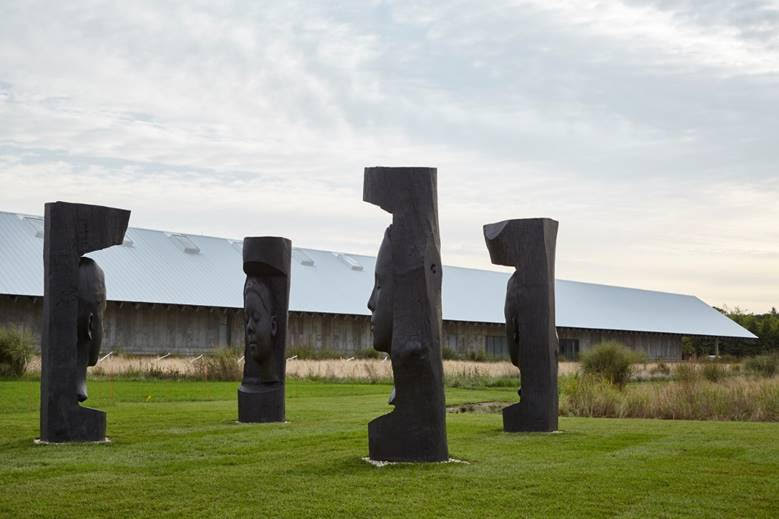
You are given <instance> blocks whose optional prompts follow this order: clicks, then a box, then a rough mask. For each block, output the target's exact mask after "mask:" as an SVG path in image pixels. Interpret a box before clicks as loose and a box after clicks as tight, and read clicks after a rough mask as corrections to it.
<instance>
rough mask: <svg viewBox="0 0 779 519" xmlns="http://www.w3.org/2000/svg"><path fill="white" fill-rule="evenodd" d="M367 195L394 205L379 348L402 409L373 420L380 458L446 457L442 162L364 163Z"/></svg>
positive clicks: (378, 291)
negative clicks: (419, 165)
mask: <svg viewBox="0 0 779 519" xmlns="http://www.w3.org/2000/svg"><path fill="white" fill-rule="evenodd" d="M363 190H364V191H363V200H364V201H366V202H369V203H371V204H374V205H378V206H379V207H381V208H382V209H384V210H385V211H388V212H390V213H392V225H390V227H389V228H387V231H386V232H385V234H384V240H383V242H382V244H381V248H380V249H379V256H378V258H377V260H376V278H375V285H374V288H373V293H372V294H371V297H370V301H369V302H368V308H369V309H370V310H371V313H372V316H371V326H372V328H373V334H374V335H373V337H374V348H376V349H377V350H379V351H384V352H387V353H388V354H389V355H390V359H391V361H392V372H393V378H394V382H395V387H394V389H393V395H392V396H391V397H390V403H391V404H393V405H394V406H395V410H394V411H392V412H391V413H389V414H386V415H384V416H380V417H378V418H376V419H375V420H373V421H371V422H370V424H369V425H368V450H369V455H370V458H371V459H372V460H377V461H445V460H448V459H449V452H448V448H447V443H446V409H445V403H444V384H443V364H442V361H441V344H440V343H441V253H440V241H439V236H438V195H437V179H436V169H435V168H384V167H376V168H365V182H364V185H363Z"/></svg>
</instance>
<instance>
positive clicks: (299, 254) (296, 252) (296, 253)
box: [292, 249, 315, 267]
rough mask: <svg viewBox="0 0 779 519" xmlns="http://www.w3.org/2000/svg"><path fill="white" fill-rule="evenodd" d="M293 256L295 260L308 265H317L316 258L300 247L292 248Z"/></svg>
mask: <svg viewBox="0 0 779 519" xmlns="http://www.w3.org/2000/svg"><path fill="white" fill-rule="evenodd" d="M292 257H293V258H294V259H295V261H297V262H298V263H300V264H301V265H305V266H306V267H313V266H314V265H315V263H314V259H313V258H312V257H311V256H309V255H308V254H306V253H305V252H303V251H302V250H300V249H292Z"/></svg>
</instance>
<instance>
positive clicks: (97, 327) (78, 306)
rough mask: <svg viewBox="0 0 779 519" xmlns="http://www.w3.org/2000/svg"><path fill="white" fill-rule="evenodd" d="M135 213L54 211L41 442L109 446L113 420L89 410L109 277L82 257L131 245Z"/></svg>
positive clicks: (49, 232)
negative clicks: (90, 376)
mask: <svg viewBox="0 0 779 519" xmlns="http://www.w3.org/2000/svg"><path fill="white" fill-rule="evenodd" d="M129 220H130V211H125V210H123V209H114V208H111V207H102V206H96V205H85V204H71V203H67V202H53V203H47V204H46V214H45V223H44V226H45V227H44V229H45V231H44V238H43V276H44V280H43V332H42V337H41V416H40V417H41V440H42V441H45V442H82V441H102V440H105V432H106V416H105V413H104V412H102V411H98V410H96V409H89V408H86V407H81V406H80V405H79V402H83V401H85V400H86V399H87V387H86V370H87V366H88V365H89V366H94V365H95V364H96V363H97V358H98V356H99V354H100V345H101V342H102V337H103V312H104V310H105V297H106V296H105V282H104V279H103V271H102V270H101V269H100V267H99V266H98V265H97V263H95V261H94V260H92V259H90V258H86V257H82V255H83V254H86V253H87V252H92V251H96V250H100V249H104V248H106V247H110V246H112V245H119V244H120V243H122V240H123V239H124V233H125V232H126V231H127V224H128V222H129Z"/></svg>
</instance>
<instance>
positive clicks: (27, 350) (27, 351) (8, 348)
mask: <svg viewBox="0 0 779 519" xmlns="http://www.w3.org/2000/svg"><path fill="white" fill-rule="evenodd" d="M32 355H33V345H32V339H31V338H30V336H28V335H26V334H25V333H23V332H22V331H20V330H17V329H15V328H0V377H21V376H22V375H24V372H25V370H26V369H27V363H29V362H30V359H31V358H32Z"/></svg>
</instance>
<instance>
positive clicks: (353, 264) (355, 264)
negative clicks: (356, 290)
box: [333, 252, 363, 272]
mask: <svg viewBox="0 0 779 519" xmlns="http://www.w3.org/2000/svg"><path fill="white" fill-rule="evenodd" d="M333 256H335V257H337V258H338V259H339V260H341V263H343V264H344V265H346V266H347V267H349V268H350V269H352V270H356V271H357V272H361V271H362V270H363V266H362V265H360V262H359V261H357V260H356V259H354V258H353V257H352V256H349V255H348V254H339V253H337V252H334V253H333Z"/></svg>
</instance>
